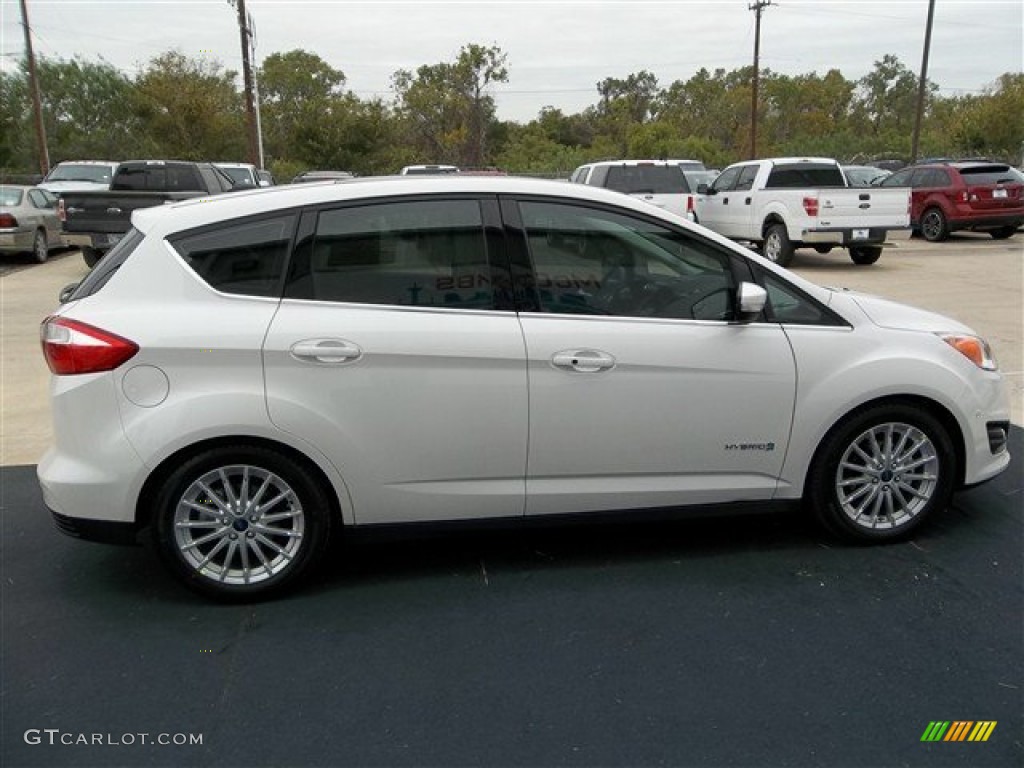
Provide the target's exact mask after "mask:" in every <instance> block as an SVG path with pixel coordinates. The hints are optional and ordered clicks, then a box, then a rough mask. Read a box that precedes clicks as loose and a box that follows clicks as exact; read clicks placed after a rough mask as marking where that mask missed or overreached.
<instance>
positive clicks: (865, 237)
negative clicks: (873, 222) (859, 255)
mask: <svg viewBox="0 0 1024 768" xmlns="http://www.w3.org/2000/svg"><path fill="white" fill-rule="evenodd" d="M888 234H889V230H888V229H879V228H878V227H842V228H840V229H803V230H801V231H800V241H801V242H804V243H807V244H808V245H842V246H847V247H848V246H851V245H855V246H856V245H882V244H884V243H885V241H886V239H887V237H888Z"/></svg>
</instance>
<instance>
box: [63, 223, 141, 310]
mask: <svg viewBox="0 0 1024 768" xmlns="http://www.w3.org/2000/svg"><path fill="white" fill-rule="evenodd" d="M145 237H146V236H145V235H144V234H142V233H141V232H139V230H137V229H135V228H134V227H133V228H132V229H130V230H128V233H127V234H126V235H125V236H124V237H122V238H121V240H120V241H119V242H118V243H117V245H115V246H114V247H113V248H111V249H110V250H109V251H107V253H106V255H105V256H104V257H103V258H102V259H100V260H99V261H98V262H97V263H96V266H94V267H93V268H92V269H91V270H90V271H89V274H87V275H86V276H85V279H84V280H82V282H80V283H79V284H78V287H77V288H75V290H74V291H73V292H72V294H71V296H70V297H69V298H68V301H75V300H76V299H84V298H85V297H86V296H92V295H93V294H95V293H98V292H99V291H100V290H101V289H102V288H103V286H105V285H106V284H107V283H108V282H110V278H112V277H113V276H114V273H115V272H117V270H118V269H120V268H121V265H122V264H124V263H125V261H127V260H128V257H129V256H131V255H132V253H133V252H134V251H135V249H136V248H138V247H139V244H140V243H141V242H142V241H143V240H144V239H145Z"/></svg>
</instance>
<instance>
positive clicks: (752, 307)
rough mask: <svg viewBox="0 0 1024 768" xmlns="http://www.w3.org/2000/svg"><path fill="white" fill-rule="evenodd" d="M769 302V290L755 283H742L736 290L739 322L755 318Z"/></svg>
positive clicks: (747, 321) (750, 320)
mask: <svg viewBox="0 0 1024 768" xmlns="http://www.w3.org/2000/svg"><path fill="white" fill-rule="evenodd" d="M767 303H768V292H767V291H766V290H765V289H764V288H762V287H761V286H759V285H755V284H754V283H740V287H739V288H738V289H737V290H736V309H737V318H736V321H737V322H739V323H749V322H752V321H753V320H755V319H756V318H757V317H758V316H759V315H760V314H761V313H762V312H763V311H764V307H765V304H767Z"/></svg>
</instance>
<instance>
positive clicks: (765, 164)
mask: <svg viewBox="0 0 1024 768" xmlns="http://www.w3.org/2000/svg"><path fill="white" fill-rule="evenodd" d="M697 191H698V193H699V196H698V197H697V200H696V202H695V208H696V211H695V213H696V218H697V222H698V223H699V224H702V225H704V226H705V227H708V228H709V229H712V230H714V231H715V232H718V233H719V234H721V235H725V236H726V237H729V238H732V239H733V240H745V241H749V242H752V243H755V244H756V245H759V246H760V247H761V249H762V251H761V252H762V253H763V254H764V256H765V257H767V258H769V259H771V260H772V261H774V262H776V263H777V264H779V265H780V266H786V265H787V264H789V263H790V262H791V261H792V259H793V252H794V250H795V249H797V248H802V247H805V246H806V247H810V248H814V249H815V250H816V251H818V252H819V253H828V252H829V251H831V250H832V249H833V248H846V249H847V251H848V252H849V254H850V258H851V259H852V260H853V262H854V263H855V264H874V263H875V262H876V261H878V258H879V257H880V256H881V255H882V245H883V243H885V240H886V238H887V236H888V233H889V232H891V231H894V230H906V231H907V232H908V233H909V229H910V190H909V189H901V188H885V189H882V188H879V187H868V188H850V187H849V186H848V185H847V181H846V177H845V176H844V175H843V171H842V169H841V168H840V167H839V163H838V162H836V161H835V160H831V159H828V158H821V157H812V158H791V157H785V158H774V159H769V160H751V161H749V162H744V163H735V164H734V165H730V166H729V167H728V168H726V169H725V170H724V171H722V173H721V174H720V175H719V176H718V178H716V179H715V180H714V182H713V183H712V184H711V185H709V186H707V187H705V185H703V184H702V185H700V187H698V189H697Z"/></svg>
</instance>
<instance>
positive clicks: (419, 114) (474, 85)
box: [391, 44, 508, 165]
mask: <svg viewBox="0 0 1024 768" xmlns="http://www.w3.org/2000/svg"><path fill="white" fill-rule="evenodd" d="M391 82H392V88H393V89H394V91H395V95H396V97H397V112H398V115H399V116H400V118H401V119H402V121H403V123H404V127H405V130H406V135H407V140H408V141H409V143H410V144H411V146H412V147H413V148H414V149H415V150H416V152H417V153H419V157H420V158H421V160H420V161H421V162H424V161H429V162H444V163H454V164H457V165H483V164H485V163H486V160H487V135H488V133H489V130H490V127H491V124H492V123H493V122H494V120H495V105H494V97H493V96H491V95H490V93H489V92H488V89H489V87H490V86H491V85H492V84H493V83H504V82H508V67H507V66H506V55H505V54H504V53H502V51H501V49H500V48H498V47H496V46H494V47H489V48H488V47H484V46H480V45H475V44H469V45H466V46H463V48H462V49H461V50H460V51H459V55H458V58H457V59H456V60H455V61H454V62H441V63H438V64H431V65H424V66H421V67H420V68H419V69H417V70H416V72H415V74H414V73H412V72H410V71H408V70H399V71H398V72H395V74H394V75H393V76H392V81H391Z"/></svg>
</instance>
